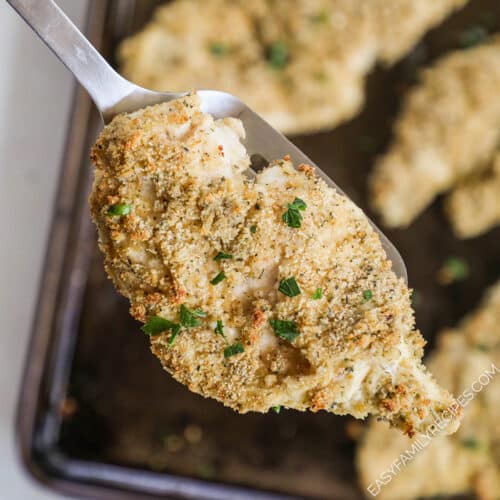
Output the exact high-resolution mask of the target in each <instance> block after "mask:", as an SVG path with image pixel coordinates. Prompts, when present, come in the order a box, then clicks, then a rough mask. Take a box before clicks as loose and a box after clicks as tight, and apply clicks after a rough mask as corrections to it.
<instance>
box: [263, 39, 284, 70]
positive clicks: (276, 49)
mask: <svg viewBox="0 0 500 500" xmlns="http://www.w3.org/2000/svg"><path fill="white" fill-rule="evenodd" d="M266 57H267V62H268V63H269V64H270V65H271V66H272V67H273V68H274V69H283V68H284V67H285V66H286V65H287V64H288V60H289V54H288V47H287V45H286V43H285V42H283V41H278V42H274V43H273V44H272V45H271V46H270V47H269V48H268V50H267V56H266Z"/></svg>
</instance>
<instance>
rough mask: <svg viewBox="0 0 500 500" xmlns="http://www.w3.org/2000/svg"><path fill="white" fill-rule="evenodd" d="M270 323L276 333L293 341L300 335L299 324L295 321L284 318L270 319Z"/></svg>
mask: <svg viewBox="0 0 500 500" xmlns="http://www.w3.org/2000/svg"><path fill="white" fill-rule="evenodd" d="M269 324H270V325H271V326H272V327H273V330H274V333H275V334H276V335H277V336H278V337H281V338H282V339H285V340H288V341H289V342H292V341H293V340H295V339H296V338H297V337H298V336H299V332H298V331H297V326H296V325H295V322H293V321H287V320H284V319H270V320H269Z"/></svg>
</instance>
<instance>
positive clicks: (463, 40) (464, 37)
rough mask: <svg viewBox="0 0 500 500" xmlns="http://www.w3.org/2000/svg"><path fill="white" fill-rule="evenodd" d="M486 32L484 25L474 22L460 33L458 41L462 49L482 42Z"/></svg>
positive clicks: (486, 36) (486, 35) (486, 34)
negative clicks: (473, 24)
mask: <svg viewBox="0 0 500 500" xmlns="http://www.w3.org/2000/svg"><path fill="white" fill-rule="evenodd" d="M488 34H489V33H488V30H487V29H486V28H485V27H484V26H481V25H480V24H476V25H475V26H471V27H470V28H467V29H466V30H464V31H462V33H460V36H459V38H458V43H459V45H460V47H462V48H463V49H470V48H472V47H475V46H476V45H479V44H480V43H482V42H484V41H485V40H486V38H488Z"/></svg>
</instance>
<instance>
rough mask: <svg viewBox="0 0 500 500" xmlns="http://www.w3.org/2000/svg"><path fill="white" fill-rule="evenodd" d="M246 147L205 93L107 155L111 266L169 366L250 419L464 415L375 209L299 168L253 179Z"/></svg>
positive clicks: (97, 185) (141, 115)
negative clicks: (427, 350)
mask: <svg viewBox="0 0 500 500" xmlns="http://www.w3.org/2000/svg"><path fill="white" fill-rule="evenodd" d="M243 137H244V130H243V127H242V124H241V122H240V121H238V120H236V119H232V118H229V119H223V120H216V121H214V119H213V118H212V117H211V116H210V115H208V114H205V113H202V112H201V111H200V102H199V98H198V96H196V95H189V96H186V97H184V98H181V99H178V100H175V101H172V102H168V103H164V104H160V105H156V106H153V107H149V108H145V109H144V110H140V111H138V112H135V113H132V114H128V115H119V116H117V117H115V118H114V119H113V121H112V122H111V123H110V124H109V125H107V126H106V127H105V128H104V130H103V132H102V134H101V135H100V137H99V139H98V141H97V142H96V144H95V146H94V148H93V151H92V160H93V162H94V165H95V182H94V187H93V192H92V195H91V198H90V202H91V211H92V216H93V219H94V221H95V223H96V225H97V228H98V233H99V244H100V248H101V250H102V252H103V253H104V257H105V266H106V269H107V272H108V274H109V276H110V277H111V279H112V280H113V282H114V284H115V285H116V287H117V289H118V290H119V291H120V293H122V294H123V295H125V296H126V297H128V298H129V300H130V302H131V313H132V315H133V316H134V317H135V318H137V319H138V320H140V321H142V322H144V323H145V325H144V327H143V330H144V332H145V333H147V334H148V335H150V336H151V348H152V350H153V352H154V353H155V354H156V355H157V356H158V357H159V359H160V360H161V362H162V364H163V366H164V368H165V369H166V370H167V371H168V372H170V373H171V374H172V375H173V377H174V378H175V379H176V380H178V381H179V382H181V383H183V384H185V385H186V386H187V387H188V388H189V389H190V390H192V391H194V392H196V393H199V394H202V395H203V396H206V397H212V398H215V399H217V400H219V401H221V402H222V403H224V404H225V405H227V406H229V407H231V408H233V409H234V410H236V411H239V412H242V413H244V412H247V411H257V412H267V411H268V410H269V409H270V408H272V407H274V406H279V405H282V406H284V407H288V408H295V409H298V410H306V409H310V410H312V411H318V410H327V411H330V412H334V413H337V414H347V413H349V414H352V415H354V416H356V417H359V418H364V417H365V416H367V415H368V414H374V415H377V416H379V417H381V418H383V419H386V420H388V421H390V422H391V424H392V425H394V426H396V427H398V428H400V429H402V430H403V431H404V432H406V433H407V434H410V435H412V434H413V433H415V432H416V431H419V430H423V429H424V428H426V427H427V425H429V424H430V423H431V422H432V421H433V418H434V417H435V416H436V415H443V414H445V413H446V414H448V413H449V410H450V407H453V405H454V399H453V398H452V396H451V395H450V394H449V393H448V392H446V391H444V390H443V389H441V388H440V387H439V386H438V385H437V384H436V383H435V381H434V379H433V377H432V376H431V374H430V373H429V372H428V371H427V370H426V368H425V367H424V366H423V365H422V364H421V357H422V354H423V345H424V340H423V338H422V336H421V334H420V332H418V331H417V330H415V329H414V318H413V311H412V309H411V307H410V297H409V294H410V292H409V290H408V288H407V287H406V285H405V283H404V282H403V280H402V279H400V278H398V277H396V275H395V274H394V272H393V271H392V270H391V262H390V261H389V260H388V259H387V257H386V255H385V253H384V251H383V248H382V245H381V242H380V240H379V238H378V236H377V234H376V233H375V231H374V229H373V228H372V226H371V225H370V223H369V221H368V219H367V218H366V217H365V215H364V214H363V212H362V211H361V210H360V209H359V208H358V207H356V206H355V205H354V204H353V203H352V202H351V201H350V200H349V199H348V198H346V197H345V196H343V195H341V194H339V193H337V192H336V191H335V190H333V189H331V188H329V187H328V186H327V185H326V184H325V183H324V182H323V181H322V180H320V179H319V178H318V177H317V176H316V175H315V174H314V169H313V168H312V167H311V166H308V165H300V166H298V169H295V168H294V167H293V165H292V164H291V162H290V160H289V159H288V158H284V159H278V160H277V161H275V162H273V163H272V164H271V165H270V166H269V167H267V168H265V169H264V170H263V171H262V172H260V173H259V174H258V175H257V176H256V177H255V178H253V179H251V178H249V177H248V175H245V174H244V171H245V170H247V169H248V167H249V164H250V162H249V158H248V156H247V153H246V150H245V148H244V147H243V145H242V143H241V140H242V138H243ZM458 420H459V418H458V417H457V418H451V419H450V424H449V426H448V429H447V430H448V431H449V432H452V431H453V430H455V429H456V427H457V426H458Z"/></svg>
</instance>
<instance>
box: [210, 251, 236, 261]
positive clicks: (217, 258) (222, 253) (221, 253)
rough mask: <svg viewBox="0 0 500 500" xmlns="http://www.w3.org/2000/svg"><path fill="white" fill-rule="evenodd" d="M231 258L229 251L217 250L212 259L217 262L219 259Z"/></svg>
mask: <svg viewBox="0 0 500 500" xmlns="http://www.w3.org/2000/svg"><path fill="white" fill-rule="evenodd" d="M232 258H233V256H232V255H231V254H230V253H224V252H219V253H218V254H217V255H216V256H215V257H214V260H215V261H216V262H217V261H219V260H229V259H232Z"/></svg>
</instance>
